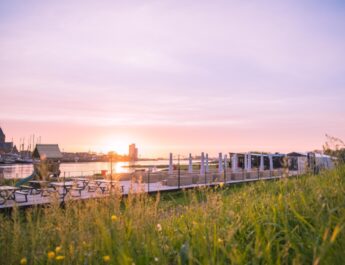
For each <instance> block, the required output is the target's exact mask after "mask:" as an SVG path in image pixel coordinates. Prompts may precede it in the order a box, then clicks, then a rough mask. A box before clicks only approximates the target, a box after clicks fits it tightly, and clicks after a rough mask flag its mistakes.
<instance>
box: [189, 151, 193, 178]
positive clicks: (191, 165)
mask: <svg viewBox="0 0 345 265" xmlns="http://www.w3.org/2000/svg"><path fill="white" fill-rule="evenodd" d="M188 173H193V160H192V154H189V167H188Z"/></svg>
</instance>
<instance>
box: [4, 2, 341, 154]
mask: <svg viewBox="0 0 345 265" xmlns="http://www.w3.org/2000/svg"><path fill="white" fill-rule="evenodd" d="M344 47H345V2H344V1H335V0H328V1H319V0H313V1H312V0H305V1H304V0H296V1H294V0H291V1H273V0H272V1H260V0H255V1H254V0H241V1H231V0H229V1H203V0H200V1H188V0H187V1H169V0H167V1H143V0H141V1H102V0H101V1H88V0H80V1H73V0H59V1H43V0H42V1H39V0H37V1H34V0H26V1H18V0H2V1H0V126H1V127H2V128H3V130H4V132H5V133H6V137H7V140H11V139H12V138H13V140H14V141H15V142H16V143H17V144H19V142H20V139H21V138H25V139H26V144H27V141H28V138H29V136H30V135H32V134H35V136H36V137H38V136H41V139H42V143H58V144H59V145H60V148H61V149H62V150H64V151H89V150H92V151H97V152H99V151H102V152H107V151H109V150H115V151H117V152H118V153H126V152H127V150H128V145H129V144H130V143H132V142H133V143H136V144H137V146H138V148H139V154H140V156H141V157H156V156H163V157H168V154H169V152H173V153H174V154H181V155H187V154H188V153H193V154H199V153H200V152H202V151H204V152H208V153H209V154H211V155H215V154H217V153H218V152H245V151H251V150H252V151H253V150H255V151H268V152H277V151H279V152H289V151H308V150H314V149H321V148H322V144H323V143H324V142H325V140H326V138H325V134H326V133H327V134H329V135H333V136H336V137H339V138H342V139H343V140H344V139H345V106H344V99H345V48H344Z"/></svg>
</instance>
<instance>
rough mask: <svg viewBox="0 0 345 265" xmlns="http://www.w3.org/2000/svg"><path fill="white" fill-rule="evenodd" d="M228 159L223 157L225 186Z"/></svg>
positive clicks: (225, 156)
mask: <svg viewBox="0 0 345 265" xmlns="http://www.w3.org/2000/svg"><path fill="white" fill-rule="evenodd" d="M227 163H228V157H227V155H224V184H226V169H227Z"/></svg>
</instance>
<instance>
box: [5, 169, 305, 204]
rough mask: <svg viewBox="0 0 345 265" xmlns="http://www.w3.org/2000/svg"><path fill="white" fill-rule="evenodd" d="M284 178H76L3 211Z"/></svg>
mask: <svg viewBox="0 0 345 265" xmlns="http://www.w3.org/2000/svg"><path fill="white" fill-rule="evenodd" d="M298 174H299V172H297V171H290V172H288V173H287V175H286V176H296V175H298ZM282 176H283V171H282V170H275V171H273V172H272V171H268V170H266V171H258V170H256V171H250V172H248V171H242V172H236V173H234V172H231V171H230V170H229V171H228V172H223V173H222V174H217V173H207V174H204V175H200V174H199V175H197V174H188V173H187V172H180V174H179V172H173V174H167V173H166V172H158V173H151V174H150V173H145V174H141V175H138V176H135V175H134V176H133V175H132V179H131V180H129V179H128V178H127V179H126V180H123V179H122V180H109V178H108V179H107V180H106V179H93V178H92V177H82V178H80V177H79V178H74V179H72V180H68V181H64V179H60V181H59V182H51V183H50V185H49V187H50V190H49V192H48V190H47V192H46V193H45V194H44V193H43V192H44V191H43V190H41V189H37V190H36V191H35V189H33V190H32V191H30V192H20V190H18V192H16V193H14V196H12V197H8V198H7V200H6V201H5V202H3V204H2V205H0V210H4V209H9V208H13V207H15V206H16V207H20V208H22V207H31V206H35V205H47V204H50V203H53V202H58V203H63V202H67V201H71V200H73V201H76V200H87V199H95V198H105V197H108V196H112V195H114V194H117V195H119V196H127V195H128V194H130V193H132V194H136V193H157V192H169V191H178V190H182V189H193V188H198V187H212V186H216V185H220V184H221V185H234V184H240V183H250V182H255V181H260V180H274V179H280V178H282Z"/></svg>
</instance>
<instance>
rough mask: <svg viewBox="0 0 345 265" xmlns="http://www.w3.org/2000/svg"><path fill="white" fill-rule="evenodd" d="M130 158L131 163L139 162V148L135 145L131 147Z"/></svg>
mask: <svg viewBox="0 0 345 265" xmlns="http://www.w3.org/2000/svg"><path fill="white" fill-rule="evenodd" d="M128 157H129V159H130V160H131V161H137V160H138V148H136V147H135V144H131V145H129V148H128Z"/></svg>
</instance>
